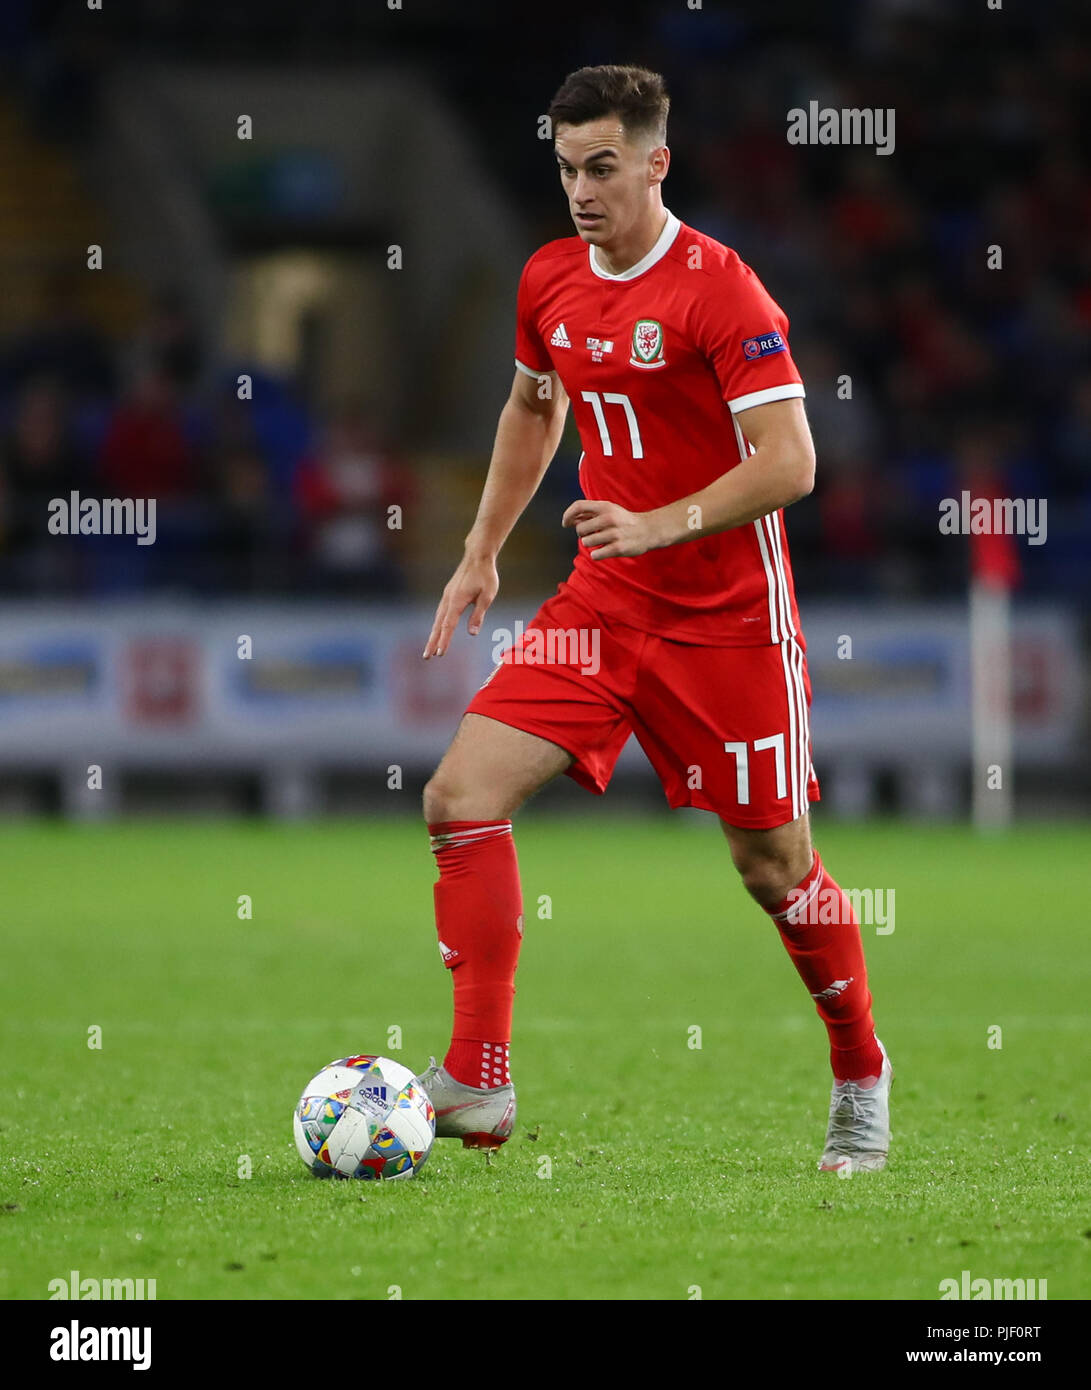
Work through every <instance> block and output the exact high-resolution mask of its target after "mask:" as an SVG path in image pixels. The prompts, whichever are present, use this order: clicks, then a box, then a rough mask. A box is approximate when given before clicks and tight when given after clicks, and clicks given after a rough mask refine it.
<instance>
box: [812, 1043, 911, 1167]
mask: <svg viewBox="0 0 1091 1390" xmlns="http://www.w3.org/2000/svg"><path fill="white" fill-rule="evenodd" d="M875 1041H876V1042H879V1039H878V1038H876V1039H875ZM879 1050H880V1052H882V1054H883V1067H882V1071H881V1072H880V1074H879V1079H878V1081H876V1083H875V1085H874V1086H872V1087H871V1089H870V1090H864V1089H863V1088H862V1087H861V1086H860V1085H859V1084H858V1083H857V1082H855V1081H835V1082H834V1083H833V1090H832V1092H831V1093H830V1123H829V1129H828V1130H827V1131H826V1150H825V1152H824V1153H823V1155H822V1157H821V1159H820V1160H819V1163H818V1167H819V1170H820V1171H821V1172H823V1173H838V1174H841V1175H842V1176H844V1177H848V1176H850V1175H851V1174H852V1173H876V1172H878V1171H879V1169H880V1168H885V1167H886V1156H887V1151H888V1150H889V1148H890V1086H891V1083H892V1082H893V1080H894V1068H893V1067H892V1066H891V1065H890V1058H889V1057H888V1056H887V1055H886V1048H885V1047H884V1046H883V1045H882V1043H881V1042H879Z"/></svg>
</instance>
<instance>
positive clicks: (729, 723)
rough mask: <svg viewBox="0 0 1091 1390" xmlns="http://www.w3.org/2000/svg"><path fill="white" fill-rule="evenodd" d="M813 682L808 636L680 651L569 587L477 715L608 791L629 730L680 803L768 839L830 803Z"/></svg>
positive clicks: (533, 628) (492, 684)
mask: <svg viewBox="0 0 1091 1390" xmlns="http://www.w3.org/2000/svg"><path fill="white" fill-rule="evenodd" d="M810 703H811V682H810V678H809V677H808V675H807V660H806V656H805V654H804V648H803V645H802V643H801V642H800V641H799V639H798V638H789V639H788V640H787V641H785V642H780V643H777V644H771V645H768V646H763V647H701V646H694V645H693V644H692V643H689V642H671V641H668V640H667V639H666V638H664V637H656V636H653V635H652V634H650V633H647V632H642V631H640V630H638V629H637V628H633V627H628V626H626V625H625V624H624V623H619V622H617V621H616V620H615V619H613V618H607V617H605V616H603V615H601V614H598V613H596V612H595V611H594V610H593V609H592V608H590V607H589V606H588V605H587V603H586V602H585V601H584V600H583V599H581V598H580V597H578V596H577V595H575V594H572V593H570V592H569V591H568V589H567V586H566V585H563V584H562V585H561V587H560V589H559V590H558V592H557V593H556V594H555V595H554V596H553V597H552V598H551V599H547V601H546V602H545V603H544V604H543V605H542V607H541V608H540V609H539V610H538V613H537V615H536V616H535V618H534V620H533V621H532V622H531V623H530V624H528V626H527V628H526V629H525V631H524V632H523V633H522V635H521V636H520V637H519V639H518V640H517V641H516V642H515V643H514V645H513V646H512V647H511V648H510V650H509V651H507V652H506V653H505V655H504V657H503V658H502V659H501V661H500V662H499V664H498V665H497V667H496V669H495V670H494V671H493V672H492V674H491V675H490V676H489V678H488V679H487V680H486V681H485V683H484V685H482V687H481V689H480V690H479V691H478V692H477V694H476V695H475V696H474V697H473V699H472V700H471V701H470V703H469V705H468V706H467V709H466V712H467V714H483V715H487V716H488V717H489V718H490V719H496V720H499V722H500V723H501V724H510V725H512V726H513V727H514V728H516V729H523V730H525V731H526V732H527V733H528V734H536V735H537V736H538V737H539V738H544V739H548V740H549V742H550V743H555V744H557V745H558V746H559V747H561V748H563V749H565V750H566V752H568V753H570V754H571V755H572V759H573V761H572V763H571V764H570V766H569V767H568V768H567V769H566V770H567V773H568V776H569V777H572V778H573V779H574V780H575V781H577V782H578V783H579V784H580V785H581V786H583V787H587V788H588V790H589V791H593V792H597V793H599V794H601V793H602V792H604V791H605V790H606V787H607V784H608V783H609V781H610V777H611V775H612V774H613V770H614V764H615V763H616V762H617V759H618V756H619V754H620V753H621V750H622V748H623V747H624V745H625V742H626V740H627V739H628V737H629V735H630V734H635V735H636V737H637V741H638V742H639V744H640V746H641V747H642V748H643V749H644V752H645V753H646V754H647V755H648V758H649V760H650V762H651V764H652V767H654V768H655V771H656V774H657V775H658V777H659V780H660V782H661V783H662V785H663V790H664V791H665V792H666V796H667V801H668V803H669V804H670V805H671V806H672V807H673V806H699V807H700V808H701V809H702V810H705V811H712V812H714V814H716V815H718V816H721V817H722V818H723V819H724V820H725V821H727V822H728V824H729V825H737V826H741V827H742V828H744V829H753V830H767V829H770V828H771V827H773V826H777V825H785V824H786V823H787V822H789V821H793V820H795V819H796V818H797V817H798V816H800V815H802V814H803V812H804V811H805V810H806V809H807V806H808V803H809V802H811V801H817V800H818V797H819V791H818V780H817V779H816V777H815V775H814V769H813V767H812V766H811V738H810V719H809V714H810Z"/></svg>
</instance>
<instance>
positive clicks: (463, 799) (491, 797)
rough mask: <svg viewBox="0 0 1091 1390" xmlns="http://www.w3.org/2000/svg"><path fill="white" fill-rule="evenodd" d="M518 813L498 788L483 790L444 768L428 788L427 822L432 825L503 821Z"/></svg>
mask: <svg viewBox="0 0 1091 1390" xmlns="http://www.w3.org/2000/svg"><path fill="white" fill-rule="evenodd" d="M514 810H515V807H514V806H511V805H509V804H508V801H507V800H506V799H505V798H504V796H503V795H502V794H500V793H499V792H498V791H497V789H496V788H492V789H489V788H485V787H481V786H479V785H477V784H476V783H475V782H473V781H467V780H465V779H463V778H462V777H459V776H457V775H455V774H453V773H451V772H450V771H449V770H447V769H445V768H444V767H442V765H441V766H440V767H439V768H438V769H437V770H436V772H435V773H433V775H432V777H431V778H430V779H429V780H428V782H427V783H426V785H425V788H424V819H425V821H426V822H427V823H428V824H429V825H435V824H437V822H440V821H448V820H500V819H502V818H503V817H505V816H510V815H511V814H512V813H513V811H514Z"/></svg>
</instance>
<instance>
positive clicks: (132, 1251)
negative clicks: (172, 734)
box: [0, 808, 1091, 1300]
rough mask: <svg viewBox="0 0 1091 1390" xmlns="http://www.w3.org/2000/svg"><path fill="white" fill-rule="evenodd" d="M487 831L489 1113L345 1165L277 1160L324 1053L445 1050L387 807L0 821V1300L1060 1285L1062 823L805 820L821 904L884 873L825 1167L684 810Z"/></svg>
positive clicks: (815, 1051) (784, 1047) (416, 855)
mask: <svg viewBox="0 0 1091 1390" xmlns="http://www.w3.org/2000/svg"><path fill="white" fill-rule="evenodd" d="M516 839H517V845H518V850H519V856H520V862H521V867H522V871H523V882H524V891H525V903H526V922H527V926H526V936H525V941H524V946H523V954H522V959H521V963H520V971H519V976H518V980H517V984H518V995H517V998H516V1019H515V1038H514V1042H513V1046H512V1065H513V1074H514V1076H515V1080H516V1083H517V1085H518V1088H519V1121H518V1126H517V1130H516V1133H515V1135H514V1137H513V1138H512V1140H511V1141H510V1142H509V1143H508V1144H507V1145H506V1146H505V1148H504V1149H503V1150H502V1151H501V1152H500V1153H499V1154H497V1155H496V1157H495V1159H494V1160H493V1162H492V1163H491V1165H489V1164H487V1163H486V1161H485V1158H484V1156H483V1155H481V1154H477V1153H471V1152H467V1151H464V1150H463V1149H462V1148H461V1147H460V1146H458V1145H457V1144H454V1143H453V1142H452V1141H439V1142H437V1144H436V1147H435V1149H434V1150H433V1154H432V1158H431V1159H430V1161H429V1163H428V1166H427V1167H426V1168H425V1169H424V1171H423V1173H422V1175H421V1177H420V1178H419V1179H417V1180H414V1181H410V1182H395V1183H386V1184H376V1183H367V1184H365V1183H362V1182H319V1181H317V1180H315V1179H313V1178H311V1177H310V1176H309V1175H308V1174H307V1173H306V1172H305V1171H304V1169H303V1167H302V1165H301V1163H300V1162H299V1159H298V1158H297V1156H296V1154H295V1150H294V1147H293V1145H292V1140H291V1125H290V1120H291V1112H292V1107H293V1105H294V1104H295V1101H296V1099H297V1096H298V1093H299V1091H300V1089H301V1087H302V1086H303V1084H304V1082H305V1081H306V1080H307V1079H308V1077H309V1076H310V1075H312V1074H313V1073H314V1072H315V1071H316V1070H317V1069H318V1068H319V1067H320V1066H322V1065H323V1064H324V1063H326V1062H328V1061H330V1060H331V1059H333V1058H335V1057H339V1056H343V1055H345V1054H348V1053H353V1052H363V1051H378V1052H386V1053H389V1054H390V1055H392V1056H394V1057H397V1058H400V1059H402V1060H403V1061H405V1062H406V1063H407V1064H408V1065H410V1066H412V1067H413V1068H414V1069H421V1068H423V1067H424V1066H425V1065H426V1064H427V1061H428V1057H429V1054H430V1053H436V1054H439V1055H440V1056H441V1057H442V1054H443V1051H444V1049H445V1046H446V1041H447V1037H448V1028H449V1009H450V981H449V976H448V974H447V972H446V971H445V970H444V969H443V968H442V965H441V962H440V958H439V953H438V950H437V947H436V939H435V930H434V926H433V922H432V883H433V880H434V860H433V859H432V856H431V855H430V853H429V851H428V846H427V837H426V835H425V833H424V830H423V827H422V826H420V825H419V824H418V823H417V822H415V821H414V820H411V819H406V820H404V821H402V820H385V821H367V822H359V821H353V822H348V821H335V822H330V823H325V824H322V823H319V824H312V825H304V826H277V825H266V824H261V823H252V822H251V823H234V822H227V823H211V824H210V823H194V822H187V823H175V822H173V821H172V822H148V823H144V824H133V823H122V824H119V825H106V826H101V827H98V826H96V827H72V826H66V825H44V826H43V825H25V826H14V827H8V828H6V829H5V831H4V842H5V847H6V855H5V859H6V865H7V872H6V875H5V884H4V894H3V896H4V904H3V919H4V925H3V932H2V963H0V1034H2V1051H3V1073H4V1079H5V1103H4V1106H3V1112H2V1117H0V1156H2V1158H0V1174H2V1183H0V1188H2V1190H0V1296H2V1297H4V1298H17V1299H44V1298H46V1297H47V1296H48V1286H49V1281H50V1280H53V1279H57V1278H67V1277H68V1275H69V1272H70V1271H72V1270H78V1271H79V1274H80V1277H81V1278H87V1277H93V1278H100V1279H101V1278H134V1279H136V1278H144V1279H152V1278H154V1279H155V1280H156V1292H157V1297H158V1298H159V1299H161V1300H162V1299H172V1298H213V1299H230V1298H243V1299H255V1298H267V1299H277V1298H290V1297H302V1298H324V1299H325V1298H332V1299H341V1298H344V1299H353V1298H356V1299H359V1298H363V1299H387V1298H390V1297H396V1296H398V1291H400V1296H401V1297H403V1298H406V1299H421V1298H458V1299H490V1298H515V1299H527V1298H549V1299H611V1298H641V1299H687V1298H692V1297H697V1296H701V1297H703V1298H706V1299H708V1298H768V1299H780V1298H792V1299H838V1300H844V1299H864V1298H880V1299H886V1298H890V1299H926V1300H935V1299H937V1298H938V1296H939V1282H940V1280H942V1279H945V1278H956V1279H957V1278H959V1277H960V1276H961V1271H962V1270H964V1269H968V1270H969V1271H970V1272H971V1275H972V1277H975V1278H977V1277H985V1278H988V1279H993V1278H1028V1279H1029V1278H1035V1279H1039V1280H1040V1279H1047V1280H1048V1297H1049V1299H1051V1300H1056V1299H1074V1298H1086V1297H1087V1296H1088V1295H1089V1293H1091V1275H1089V1272H1088V1271H1089V1266H1091V1210H1089V1206H1088V1196H1087V1194H1088V1191H1089V1190H1091V1183H1089V1177H1091V1173H1089V1167H1088V1158H1089V1148H1088V1143H1087V1125H1088V1116H1089V1114H1091V1066H1089V1051H1091V1045H1089V1029H1088V1008H1087V997H1088V971H1087V962H1088V926H1087V920H1086V917H1085V914H1084V911H1083V903H1084V901H1085V896H1086V895H1085V889H1086V874H1085V872H1083V870H1084V869H1085V867H1086V865H1087V863H1088V852H1087V851H1088V846H1087V837H1086V832H1084V831H1083V830H1081V829H1078V828H1071V827H1067V828H1066V827H1044V826H1039V827H1031V828H1026V829H1021V830H1019V831H1018V832H1016V833H1013V834H1011V835H1009V836H1006V837H1005V836H1001V837H998V838H994V839H978V838H975V837H974V836H973V835H972V834H971V833H970V832H969V831H968V830H965V829H963V828H957V827H938V828H937V827H930V828H918V827H913V826H906V825H901V824H896V823H891V822H878V823H875V824H872V825H869V826H864V827H849V826H842V825H831V826H829V827H826V826H823V825H822V824H821V822H819V824H818V825H817V827H816V840H817V843H818V845H819V847H820V849H821V850H822V853H823V858H824V859H825V861H826V863H827V865H828V866H829V868H830V870H831V872H832V873H833V874H834V876H835V877H836V878H838V879H839V881H840V882H841V883H842V884H843V885H844V886H845V887H857V888H867V887H871V888H884V889H887V890H889V889H894V890H895V894H896V897H895V903H896V917H895V930H894V931H893V932H892V933H889V934H883V935H880V934H876V932H875V929H874V927H865V932H864V935H865V943H866V947H867V951H868V958H869V965H870V972H871V985H872V990H873V993H874V996H875V1011H876V1019H877V1023H878V1025H879V1035H880V1037H882V1038H883V1040H884V1042H886V1044H887V1046H888V1048H889V1050H890V1053H891V1057H892V1059H893V1062H894V1066H895V1077H896V1079H895V1085H894V1092H893V1101H894V1105H893V1130H894V1140H893V1145H892V1151H891V1162H890V1165H889V1167H888V1169H887V1171H886V1172H885V1173H882V1174H870V1175H869V1174H863V1175H857V1176H856V1177H853V1178H851V1179H841V1178H838V1177H836V1176H833V1175H829V1174H819V1173H817V1172H816V1158H817V1155H818V1153H819V1152H820V1147H821V1141H822V1138H823V1135H824V1132H825V1121H826V1109H827V1103H828V1096H829V1084H830V1081H829V1074H828V1065H827V1060H826V1047H825V1034H824V1032H823V1030H822V1027H821V1024H820V1023H819V1021H818V1019H817V1017H816V1016H815V1013H814V1009H813V1006H812V1003H811V1001H810V999H809V998H808V997H807V996H806V993H805V991H804V990H803V987H802V985H801V984H800V983H799V981H798V979H797V978H796V975H795V973H794V971H793V969H792V967H791V964H790V962H789V961H788V958H787V956H786V955H785V954H784V953H783V950H782V948H781V946H780V944H779V941H778V939H777V936H776V932H775V930H774V929H773V927H772V926H771V924H770V923H769V922H768V920H767V919H766V918H765V917H764V916H763V914H762V913H760V912H759V911H758V909H757V908H756V907H754V906H753V905H752V904H751V903H750V901H749V900H748V899H747V897H746V896H745V893H744V892H743V890H742V888H741V886H740V885H739V883H738V882H737V879H736V876H735V874H734V871H733V870H732V868H731V864H730V860H729V857H728V853H727V848H726V845H725V844H724V842H723V840H722V837H721V836H720V834H719V829H718V827H717V825H716V823H715V821H714V820H713V819H712V818H711V817H681V816H674V817H664V818H663V819H661V820H658V819H648V820H641V819H625V818H617V817H612V816H611V815H610V814H609V811H608V808H607V809H605V810H602V809H600V808H595V813H594V814H592V815H589V816H588V817H587V818H586V819H584V818H579V819H575V818H568V819H560V818H556V817H553V816H548V815H539V816H537V817H535V816H534V815H533V814H529V813H528V814H527V815H525V816H523V817H522V818H520V820H519V821H518V822H517V826H516ZM242 894H247V895H249V896H250V897H251V899H252V902H253V916H252V919H251V920H240V919H239V917H238V915H237V901H238V899H239V897H240V895H242ZM540 905H541V906H540ZM547 910H548V911H549V912H551V915H546V912H547ZM393 1027H396V1028H400V1029H401V1043H402V1046H401V1048H400V1050H399V1049H396V1048H394V1047H393V1046H392V1044H391V1043H390V1041H389V1039H390V1038H391V1034H390V1033H389V1032H388V1030H389V1029H391V1028H393ZM694 1027H697V1028H699V1029H700V1030H701V1031H700V1042H701V1046H700V1048H696V1047H693V1046H691V1045H690V1044H691V1041H692V1040H695V1039H696V1037H697V1035H696V1034H694V1033H693V1032H692V1031H691V1030H692V1029H693V1028H694ZM996 1027H999V1028H1000V1029H1001V1030H1002V1031H1001V1033H1000V1035H999V1040H1000V1041H1001V1043H1002V1046H1000V1047H999V1048H997V1047H995V1046H994V1047H990V1046H989V1039H990V1033H989V1030H990V1028H996ZM96 1028H97V1029H101V1047H89V1046H88V1042H89V1039H90V1040H91V1041H94V1039H95V1037H96V1035H95V1034H94V1033H93V1032H89V1030H93V1029H96ZM992 1036H993V1038H994V1039H996V1037H997V1035H996V1034H993V1035H992ZM395 1041H396V1039H395ZM243 1156H245V1159H244V1158H243ZM246 1160H248V1161H249V1164H250V1166H251V1168H252V1175H251V1176H249V1177H244V1176H240V1172H241V1171H243V1170H244V1169H245V1168H246Z"/></svg>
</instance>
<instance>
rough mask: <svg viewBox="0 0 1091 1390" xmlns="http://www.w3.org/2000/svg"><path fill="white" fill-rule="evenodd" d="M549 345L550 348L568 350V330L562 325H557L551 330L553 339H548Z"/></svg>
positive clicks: (570, 343)
mask: <svg viewBox="0 0 1091 1390" xmlns="http://www.w3.org/2000/svg"><path fill="white" fill-rule="evenodd" d="M549 345H550V347H566V348H570V347H571V346H572V340H571V339H570V338H569V336H568V330H567V329H566V328H565V326H564V324H563V323H559V324H558V325H557V327H556V328H555V329H554V330H553V337H552V338H550V340H549Z"/></svg>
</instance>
